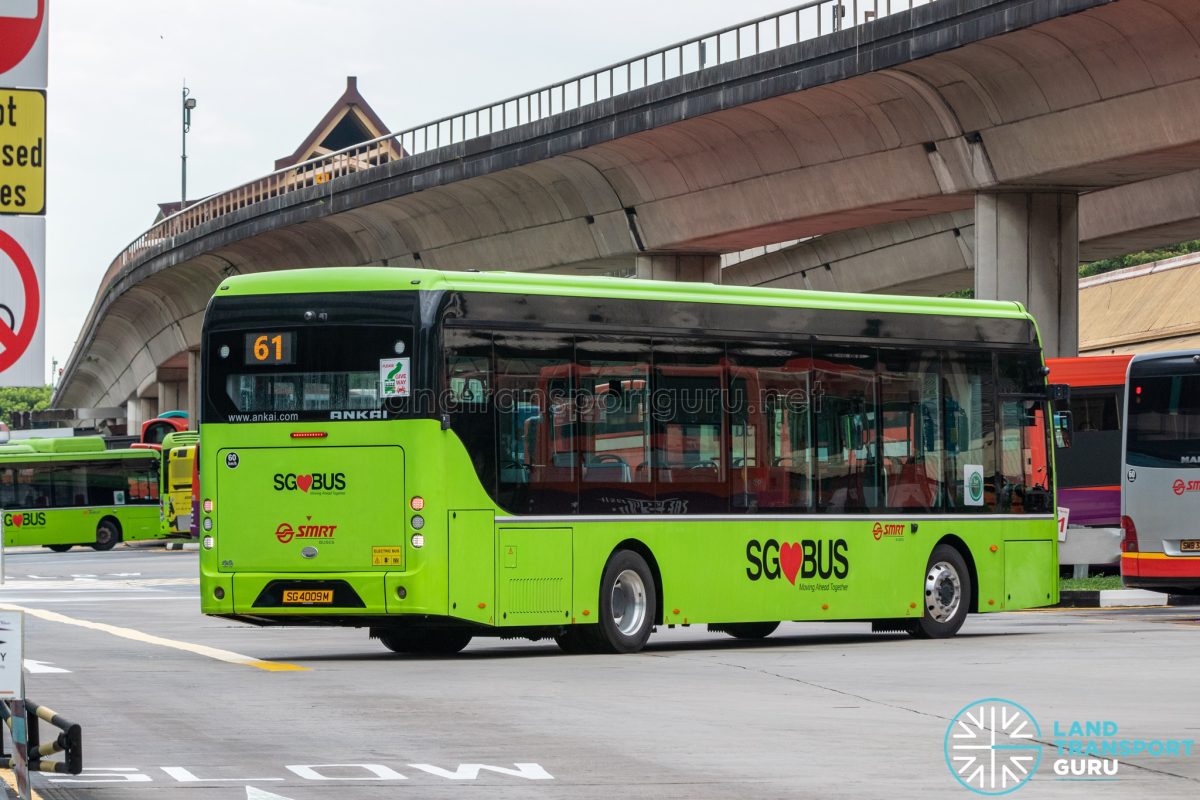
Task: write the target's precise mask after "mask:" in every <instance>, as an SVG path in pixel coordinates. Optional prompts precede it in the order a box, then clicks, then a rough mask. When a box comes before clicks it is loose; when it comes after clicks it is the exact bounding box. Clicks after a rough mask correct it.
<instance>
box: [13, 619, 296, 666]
mask: <svg viewBox="0 0 1200 800" xmlns="http://www.w3.org/2000/svg"><path fill="white" fill-rule="evenodd" d="M0 609H3V610H5V611H24V612H25V614H26V616H30V617H37V618H38V619H44V620H46V621H48V622H61V623H62V624H64V625H74V626H75V627H77V628H87V629H89V630H93V631H101V632H103V633H108V634H112V635H113V636H119V637H121V638H122V639H130V640H132V641H135V642H142V643H143V644H153V645H158V646H159V647H169V648H171V649H172V650H182V651H184V652H186V653H193V654H195V655H198V656H204V657H205V658H211V659H215V660H217V661H224V662H225V663H227V664H240V665H242V666H247V667H256V668H257V669H262V670H266V671H268V672H296V671H305V672H307V671H308V667H301V666H298V665H296V664H285V663H283V662H276V661H263V660H261V659H257V658H254V657H253V656H244V655H242V654H241V653H235V652H233V651H232V650H222V649H220V648H218V647H209V646H208V645H203V644H193V643H192V642H181V641H178V640H176V639H167V638H165V637H162V636H155V635H154V634H151V633H143V632H142V631H139V630H134V629H133V628H122V627H120V626H118V625H109V624H108V623H105V622H91V621H89V620H86V619H76V618H75V617H68V616H67V615H65V614H59V613H58V612H57V611H49V610H47V609H44V608H32V607H30V606H18V605H13V604H12V603H0Z"/></svg>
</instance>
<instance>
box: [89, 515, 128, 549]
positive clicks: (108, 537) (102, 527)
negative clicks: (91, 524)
mask: <svg viewBox="0 0 1200 800" xmlns="http://www.w3.org/2000/svg"><path fill="white" fill-rule="evenodd" d="M119 541H121V531H120V529H119V528H117V526H116V524H115V523H113V522H112V521H110V520H107V519H106V520H104V521H103V522H101V523H100V524H99V525H97V526H96V541H95V542H93V543H92V549H93V550H112V549H113V548H114V547H116V546H117V542H119Z"/></svg>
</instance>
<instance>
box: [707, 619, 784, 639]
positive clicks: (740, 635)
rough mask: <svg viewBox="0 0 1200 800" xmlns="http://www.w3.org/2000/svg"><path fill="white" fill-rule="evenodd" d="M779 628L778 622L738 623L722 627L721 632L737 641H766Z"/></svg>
mask: <svg viewBox="0 0 1200 800" xmlns="http://www.w3.org/2000/svg"><path fill="white" fill-rule="evenodd" d="M778 627H779V623H778V622H738V623H733V624H730V625H722V626H721V630H722V631H724V632H725V633H728V634H729V635H730V636H732V637H733V638H735V639H745V640H748V641H749V640H753V639H765V638H767V637H768V636H770V635H771V634H772V633H774V632H775V629H776V628H778Z"/></svg>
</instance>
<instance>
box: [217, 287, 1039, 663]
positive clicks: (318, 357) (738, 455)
mask: <svg viewBox="0 0 1200 800" xmlns="http://www.w3.org/2000/svg"><path fill="white" fill-rule="evenodd" d="M202 364H203V368H202V373H203V379H202V390H201V392H202V399H201V406H202V410H201V434H200V436H201V442H202V446H201V448H200V450H201V453H200V455H199V470H200V488H199V497H201V498H203V500H202V503H201V510H200V528H201V530H200V536H201V537H202V541H201V548H200V576H201V578H200V584H201V592H202V599H201V606H202V610H203V612H204V613H206V614H211V615H217V616H221V617H226V618H230V619H235V620H240V621H243V622H247V623H252V624H256V625H339V626H358V627H366V628H369V629H370V635H371V637H373V638H378V639H380V640H381V641H382V643H383V645H385V646H386V647H387V648H389V649H391V650H393V651H396V652H443V653H450V652H457V651H458V650H460V649H462V648H463V647H464V646H465V645H466V644H467V642H468V641H469V640H470V639H471V637H473V636H502V637H527V638H531V639H535V640H536V639H539V638H545V637H553V638H554V639H555V640H556V641H557V642H558V644H559V645H560V646H561V647H562V648H563V649H564V650H566V651H568V652H578V651H602V652H634V651H637V650H639V649H641V648H642V647H643V646H644V645H645V643H646V641H647V638H648V637H649V635H650V634H651V632H652V630H653V629H654V628H655V627H656V626H662V625H665V626H668V627H670V626H675V625H695V624H700V623H703V624H707V625H708V627H709V629H710V630H715V631H719V632H723V633H726V634H729V635H732V636H735V637H740V638H761V637H764V636H767V635H769V634H770V633H771V632H772V631H773V630H774V629H775V628H776V627H777V625H778V624H779V622H780V621H785V620H796V621H803V620H861V621H864V622H869V623H871V624H872V626H873V627H874V628H875V629H876V630H882V631H907V632H909V633H912V634H913V635H916V636H921V637H942V636H949V635H953V634H954V633H955V632H957V630H958V629H959V627H960V626H961V625H962V623H963V620H964V618H965V616H966V615H967V613H968V612H971V611H976V612H985V613H986V612H993V611H1001V610H1010V609H1017V608H1026V607H1031V606H1043V605H1049V604H1053V603H1055V602H1057V600H1058V589H1057V575H1058V572H1057V570H1058V560H1057V536H1056V520H1055V504H1054V495H1053V488H1052V487H1053V483H1052V480H1051V477H1052V476H1051V462H1050V460H1049V459H1048V453H1049V452H1050V450H1049V448H1048V444H1047V443H1048V441H1049V432H1050V431H1049V429H1050V425H1048V424H1047V414H1048V413H1049V406H1048V396H1049V391H1050V390H1049V387H1048V386H1047V384H1046V380H1045V373H1046V370H1045V366H1044V361H1043V358H1042V354H1041V350H1040V346H1039V340H1038V333H1037V329H1036V326H1035V324H1034V320H1033V319H1032V318H1031V317H1030V316H1029V315H1028V314H1027V313H1026V312H1025V311H1024V309H1023V308H1022V307H1021V306H1020V305H1019V304H1016V303H1011V302H978V301H967V300H955V299H930V298H916V297H885V296H879V295H850V294H827V293H818V292H800V291H787V290H775V289H763V288H737V287H725V286H716V285H710V284H681V283H668V282H655V281H642V280H624V279H612V278H581V277H565V276H551V275H536V274H512V273H502V272H486V273H479V272H438V271H430V270H410V269H389V268H350V269H346V268H330V269H310V270H300V271H283V272H272V273H263V274H257V275H247V276H238V277H232V278H229V279H227V280H225V281H223V282H222V283H221V284H220V286H219V287H218V288H217V290H216V293H215V295H214V297H213V299H212V301H211V302H210V304H209V307H208V310H207V313H206V315H205V320H204V329H203V338H202Z"/></svg>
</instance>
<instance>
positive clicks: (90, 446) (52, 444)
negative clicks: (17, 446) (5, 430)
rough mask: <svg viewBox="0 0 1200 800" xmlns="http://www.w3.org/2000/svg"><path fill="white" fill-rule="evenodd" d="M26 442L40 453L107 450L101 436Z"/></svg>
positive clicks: (97, 451) (66, 437)
mask: <svg viewBox="0 0 1200 800" xmlns="http://www.w3.org/2000/svg"><path fill="white" fill-rule="evenodd" d="M25 442H26V444H28V445H29V446H30V447H31V448H33V450H34V451H35V452H38V453H99V452H101V451H103V450H106V449H107V448H106V447H105V444H104V439H103V437H100V436H73V437H72V436H64V437H56V438H53V439H26V440H25Z"/></svg>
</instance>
